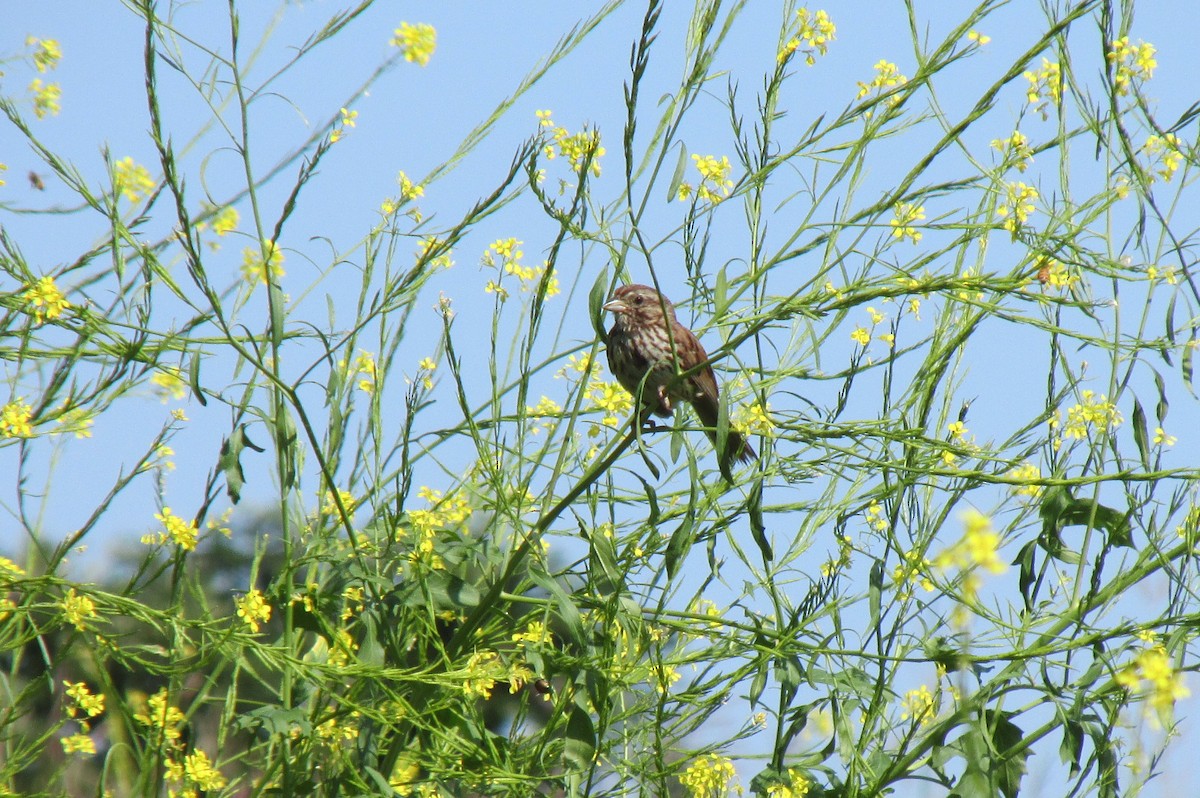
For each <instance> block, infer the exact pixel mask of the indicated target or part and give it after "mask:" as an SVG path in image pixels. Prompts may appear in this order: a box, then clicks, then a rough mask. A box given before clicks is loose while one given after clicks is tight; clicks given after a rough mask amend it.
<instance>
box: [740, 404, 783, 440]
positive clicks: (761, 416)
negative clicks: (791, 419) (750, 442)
mask: <svg viewBox="0 0 1200 798" xmlns="http://www.w3.org/2000/svg"><path fill="white" fill-rule="evenodd" d="M729 424H730V426H732V427H733V428H734V429H736V430H737V431H738V432H741V433H743V434H746V435H764V436H768V437H769V436H771V435H773V434H774V433H775V422H774V421H772V420H771V405H770V403H766V404H761V403H759V402H755V403H754V404H752V405H750V406H748V407H739V408H738V409H737V410H736V411H734V413H733V416H732V417H731V418H730V419H729Z"/></svg>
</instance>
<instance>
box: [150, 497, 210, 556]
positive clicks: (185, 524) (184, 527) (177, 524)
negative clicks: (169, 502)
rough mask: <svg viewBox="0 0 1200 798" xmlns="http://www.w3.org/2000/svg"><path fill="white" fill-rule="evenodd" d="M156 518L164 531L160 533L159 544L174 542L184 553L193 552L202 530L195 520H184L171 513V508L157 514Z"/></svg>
mask: <svg viewBox="0 0 1200 798" xmlns="http://www.w3.org/2000/svg"><path fill="white" fill-rule="evenodd" d="M154 517H155V518H156V519H157V520H158V521H159V522H160V523H161V524H162V525H163V531H162V532H160V533H159V542H162V543H165V542H166V541H167V540H168V539H170V540H173V541H175V543H176V544H178V545H179V546H180V547H182V548H183V550H184V551H192V550H193V549H195V548H196V538H197V536H198V535H199V532H200V530H199V529H198V528H197V526H196V522H195V521H194V520H193V521H185V520H183V519H182V518H180V517H179V516H177V515H175V514H174V513H173V512H171V508H170V507H164V508H163V509H162V512H161V513H155V514H154Z"/></svg>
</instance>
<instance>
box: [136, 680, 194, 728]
mask: <svg viewBox="0 0 1200 798" xmlns="http://www.w3.org/2000/svg"><path fill="white" fill-rule="evenodd" d="M133 719H134V720H135V721H137V722H138V723H140V724H142V725H143V726H148V727H150V728H151V729H153V730H156V731H157V732H158V733H160V734H161V735H162V738H163V739H164V740H178V739H179V738H180V735H181V732H180V729H179V726H180V724H182V723H183V722H184V720H186V718H185V716H184V714H183V711H182V710H180V709H179V707H173V706H171V702H170V699H169V698H168V696H167V688H165V687H164V688H162V689H161V690H159V691H158V692H157V693H155V694H154V695H152V696H150V697H149V698H148V699H146V704H145V706H144V707H143V708H142V709H141V710H140V711H138V712H137V713H135V714H134V716H133Z"/></svg>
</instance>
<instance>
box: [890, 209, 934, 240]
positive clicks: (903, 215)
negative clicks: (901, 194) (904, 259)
mask: <svg viewBox="0 0 1200 798" xmlns="http://www.w3.org/2000/svg"><path fill="white" fill-rule="evenodd" d="M895 214H896V215H895V216H894V217H893V218H892V220H891V222H890V223H889V224H891V226H892V238H899V239H901V240H903V239H905V238H908V239H911V240H912V242H913V243H914V244H916V243H917V242H918V241H920V240H921V236H922V233H921V231H920V230H918V229H917V228H915V227H913V225H914V224H915V223H916V222H921V221H924V220H925V206H924V205H916V204H910V203H907V202H901V203H898V204H897V205H896V208H895Z"/></svg>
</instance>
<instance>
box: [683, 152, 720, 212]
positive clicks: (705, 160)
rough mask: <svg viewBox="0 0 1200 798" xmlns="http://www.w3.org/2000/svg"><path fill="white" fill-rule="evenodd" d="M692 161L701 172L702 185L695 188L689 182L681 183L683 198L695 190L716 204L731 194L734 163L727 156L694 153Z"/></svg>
mask: <svg viewBox="0 0 1200 798" xmlns="http://www.w3.org/2000/svg"><path fill="white" fill-rule="evenodd" d="M692 161H693V162H694V163H695V164H696V170H697V171H698V172H700V185H699V186H698V187H696V188H693V187H692V186H691V185H690V184H688V183H681V184H680V186H679V198H680V199H681V200H682V199H686V198H687V196H690V195H691V193H692V192H693V191H695V193H696V196H697V197H699V198H700V199H702V200H705V201H707V202H712V203H714V204H715V203H718V202H720V201H721V200H723V199H725V198H726V197H728V196H729V192H730V191H732V190H733V181H732V180H730V179H729V173H730V171H732V169H733V165H732V164H730V163H729V158H728V157H727V156H724V155H722V156H721V159H720V160H717V157H716V156H715V155H693V156H692ZM685 187H686V188H685Z"/></svg>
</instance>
